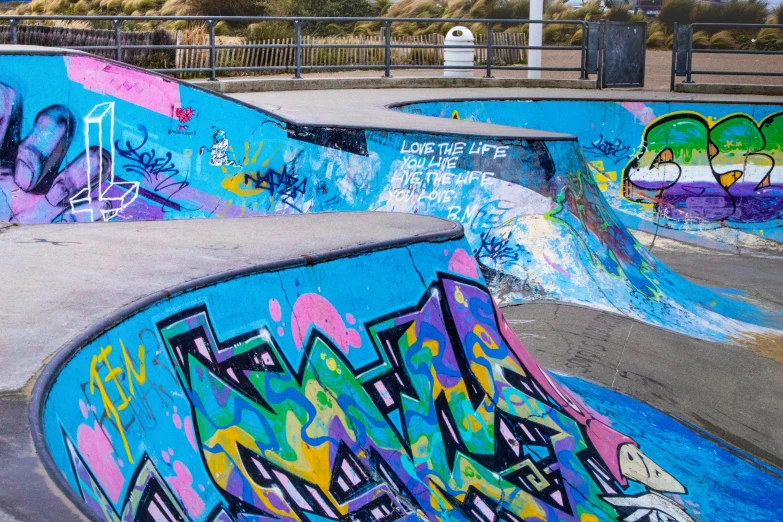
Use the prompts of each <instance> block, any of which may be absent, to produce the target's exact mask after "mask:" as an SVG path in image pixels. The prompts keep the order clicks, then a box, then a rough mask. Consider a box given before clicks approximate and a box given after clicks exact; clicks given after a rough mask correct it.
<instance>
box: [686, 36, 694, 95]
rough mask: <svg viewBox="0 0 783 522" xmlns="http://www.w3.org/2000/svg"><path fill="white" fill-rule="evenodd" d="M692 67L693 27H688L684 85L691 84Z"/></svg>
mask: <svg viewBox="0 0 783 522" xmlns="http://www.w3.org/2000/svg"><path fill="white" fill-rule="evenodd" d="M692 65H693V26H692V25H689V26H688V65H687V66H686V67H685V74H686V78H685V83H693V80H692V79H691V66H692Z"/></svg>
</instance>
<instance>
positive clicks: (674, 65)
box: [669, 22, 680, 92]
mask: <svg viewBox="0 0 783 522" xmlns="http://www.w3.org/2000/svg"><path fill="white" fill-rule="evenodd" d="M679 34H680V24H678V23H677V22H674V33H673V34H672V71H671V81H670V82H669V90H670V91H672V92H673V91H674V75H675V74H676V71H677V36H678V35H679Z"/></svg>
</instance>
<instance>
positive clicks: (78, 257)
mask: <svg viewBox="0 0 783 522" xmlns="http://www.w3.org/2000/svg"><path fill="white" fill-rule="evenodd" d="M349 218H350V219H349ZM347 223H350V224H351V226H346V225H347ZM204 226H206V227H211V228H212V230H211V231H210V232H213V233H215V232H218V231H219V232H222V234H221V237H222V240H221V241H222V242H223V244H222V245H220V246H218V245H213V244H211V240H210V239H209V238H210V237H214V235H213V234H206V233H204V229H203V227H204ZM216 227H217V228H216ZM235 227H236V228H235ZM218 229H219V230H218ZM99 231H100V232H105V231H112V232H113V235H112V236H111V237H100V236H96V234H97V233H99ZM31 233H32V234H36V237H39V238H41V239H46V241H37V242H36V245H37V247H38V248H46V249H49V250H51V251H56V252H60V254H59V256H58V259H59V262H58V265H57V266H56V267H53V266H52V265H48V266H45V267H40V268H37V269H36V268H35V267H30V268H28V269H27V270H26V271H24V273H23V274H22V275H21V276H20V277H21V278H23V279H25V280H27V281H33V280H34V278H35V276H36V274H39V275H43V276H49V277H51V276H53V275H55V274H60V277H65V274H69V273H70V274H72V275H73V276H75V277H72V278H71V279H70V281H71V283H70V285H65V286H69V287H70V288H71V289H72V290H73V292H74V299H73V300H71V301H67V300H66V301H63V305H65V303H69V305H68V306H71V307H72V308H73V309H74V310H73V312H74V313H78V312H79V311H83V312H85V313H83V314H80V316H84V319H83V320H82V323H80V324H83V323H84V322H87V321H94V320H95V316H101V317H103V319H102V320H101V321H99V322H97V323H96V324H94V325H92V326H89V327H87V328H85V329H84V330H83V331H81V332H80V334H79V335H78V336H77V337H76V338H75V339H74V340H73V341H71V342H70V343H68V345H67V346H66V347H65V348H64V349H62V350H61V351H60V352H59V353H57V355H56V356H55V357H54V358H53V360H52V361H51V362H50V363H49V364H48V365H47V366H46V368H45V370H44V372H43V374H42V375H41V376H40V378H38V379H37V382H36V384H35V390H34V393H33V404H32V405H31V423H32V430H33V437H34V439H35V443H36V449H37V452H38V456H39V457H40V458H41V459H42V460H43V463H44V465H45V466H46V469H47V470H48V472H49V474H50V476H51V477H52V478H53V479H54V481H55V482H56V484H57V486H59V488H60V489H61V490H62V491H63V492H65V494H67V496H68V498H69V499H70V500H71V501H72V502H73V504H74V505H75V506H76V507H77V508H78V509H80V510H82V512H83V513H84V514H85V515H86V516H88V517H89V518H90V519H93V520H106V521H119V520H122V521H130V520H134V521H141V520H155V521H160V520H165V521H175V520H196V521H220V522H229V521H234V520H236V521H257V520H271V519H273V518H274V519H279V520H314V521H315V520H317V521H321V522H324V521H327V520H333V521H337V520H346V521H347V520H368V521H392V520H397V519H409V520H410V519H429V520H476V521H490V520H507V521H512V522H513V521H521V520H525V521H534V520H551V521H560V520H569V521H570V520H573V521H580V522H582V521H586V520H587V521H599V520H600V521H604V520H607V521H608V520H626V519H628V518H629V517H632V518H631V519H633V518H636V519H637V520H644V517H647V519H649V520H676V521H685V522H688V521H705V522H706V521H710V522H714V521H721V520H727V521H728V520H735V519H736V516H735V514H734V513H735V512H736V513H742V514H743V516H746V517H749V518H748V519H759V520H774V519H778V518H779V517H780V515H781V514H782V513H781V511H780V507H779V505H778V504H777V503H774V502H769V501H768V499H770V498H777V497H779V496H780V495H783V482H781V481H780V480H778V479H777V478H775V476H774V475H773V474H771V473H769V472H766V471H764V470H762V469H761V468H760V467H758V466H754V465H751V464H750V463H748V462H746V461H745V460H741V459H740V458H738V457H737V456H736V455H735V454H733V453H730V452H728V451H726V449H724V448H722V447H720V446H718V445H716V444H714V443H712V442H710V441H709V440H706V439H704V438H702V436H701V435H700V434H698V433H695V432H693V431H691V430H689V429H687V428H685V427H684V426H682V425H681V424H679V423H677V422H676V421H674V420H672V419H671V418H669V417H667V416H665V415H663V414H661V413H660V412H658V411H656V410H654V409H652V408H650V407H648V406H646V405H644V404H641V403H639V402H636V401H634V400H632V399H629V398H627V397H624V396H621V395H619V394H617V393H614V392H611V391H608V390H606V389H604V388H601V387H598V386H595V385H592V384H589V383H587V382H584V381H580V380H579V379H574V378H569V377H566V376H552V375H550V374H548V373H546V372H545V371H544V370H542V369H541V368H540V367H539V366H538V364H537V363H536V361H535V360H534V359H533V358H532V357H531V356H530V354H529V353H528V352H527V351H526V350H525V348H524V347H523V345H522V344H521V343H520V342H519V340H518V339H517V337H516V335H515V334H514V333H513V331H512V329H511V327H510V326H509V324H508V323H507V322H506V321H505V319H504V318H503V315H502V313H501V312H500V310H499V308H497V306H496V305H495V304H494V303H493V301H492V299H491V297H490V295H489V290H488V288H487V287H486V284H485V282H484V280H483V278H482V276H481V274H480V271H479V267H478V265H477V263H476V261H475V259H474V258H473V257H472V256H471V255H470V254H469V250H470V246H469V245H468V243H467V242H466V241H465V239H464V237H463V236H462V233H461V228H460V227H459V226H458V225H455V224H453V223H449V222H446V221H441V220H435V219H433V218H425V217H421V216H406V215H391V214H383V213H373V214H363V215H345V214H320V215H308V216H288V217H274V218H260V219H246V220H222V221H218V220H214V221H210V222H208V223H207V224H205V225H201V224H199V223H196V222H194V221H190V222H187V221H178V222H175V223H138V224H131V223H118V224H110V225H63V226H54V225H50V226H45V227H21V228H19V229H13V230H11V231H9V232H7V234H9V235H12V237H13V236H14V235H16V236H19V235H23V236H24V235H30V234H31ZM63 234H65V235H63ZM168 234H170V235H171V236H173V237H177V238H178V239H177V240H176V241H177V242H178V244H174V245H169V246H167V247H166V248H160V249H159V250H158V251H157V252H153V253H151V254H150V255H148V256H147V258H146V259H145V260H144V261H143V262H141V261H140V260H138V259H137V258H138V257H139V254H138V253H135V254H134V253H131V252H124V251H123V245H126V244H128V243H129V242H130V241H131V240H132V239H133V238H135V237H140V236H142V235H145V236H149V237H154V236H156V235H168ZM244 238H253V243H256V244H255V245H254V246H252V247H248V246H247V242H246V241H243V240H242V239H244ZM17 239H19V238H17ZM69 239H73V240H79V239H80V240H81V241H82V242H83V243H76V244H74V243H69V242H68V240H69ZM96 240H100V241H101V242H102V243H103V244H104V246H105V247H114V248H106V254H104V262H105V265H104V266H103V268H104V273H103V275H102V281H103V285H101V287H96V286H90V285H87V286H83V285H82V284H81V283H82V279H81V278H80V277H78V276H79V269H80V267H81V265H82V264H83V263H85V262H86V263H88V264H89V263H90V261H92V258H93V256H92V255H91V251H92V243H93V242H94V241H96ZM235 242H236V243H235ZM22 243H23V242H22ZM188 243H189V246H188V247H186V246H185V245H186V244H188ZM23 244H26V243H23ZM232 245H233V246H235V248H234V249H231V248H230V247H231V246H232ZM215 248H218V249H219V250H218V251H217V252H221V253H216V251H215V250H214V249H215ZM56 249H60V250H59V251H58V250H56ZM205 249H206V250H208V253H207V254H206V255H204V254H203V253H202V252H203V251H204V250H205ZM225 251H232V252H236V257H237V258H238V259H245V258H246V257H245V256H251V257H252V256H254V255H257V254H256V252H257V251H262V252H266V255H265V256H264V257H263V259H264V262H263V263H261V264H255V265H249V266H247V265H246V266H242V265H243V263H241V262H237V265H238V268H237V269H234V270H229V271H227V272H223V273H214V274H212V275H209V276H207V277H201V278H198V277H197V278H195V279H193V278H192V277H195V276H196V275H197V273H198V271H199V270H203V269H204V267H205V266H207V265H209V266H214V267H215V268H218V267H220V265H221V263H226V262H227V260H221V258H220V257H218V258H217V259H215V260H214V262H213V260H211V259H209V258H210V257H211V256H213V255H216V256H221V255H222V252H225ZM183 252H189V253H191V254H193V258H192V259H190V260H189V261H185V262H184V263H183V262H181V261H180V260H179V259H177V257H178V256H180V255H181V253H183ZM199 253H202V256H204V257H205V259H204V258H202V259H199V255H198V254H199ZM167 256H171V257H170V258H167ZM28 258H29V257H28ZM134 261H135V262H134ZM115 263H116V265H115ZM141 265H143V266H144V267H150V266H156V267H157V271H159V272H161V273H166V274H169V275H170V276H172V277H173V278H174V281H182V280H183V279H185V280H186V281H187V282H184V283H183V284H179V285H178V286H177V287H175V288H169V289H168V290H166V291H157V292H155V293H152V294H151V295H148V296H147V297H145V298H143V299H137V298H136V297H135V296H136V295H138V294H139V293H140V292H141V293H143V292H147V291H149V288H150V287H154V285H156V284H161V281H159V280H158V281H157V282H156V283H152V282H148V281H143V279H145V278H143V277H139V275H138V272H139V270H141V269H140V268H139V266H141ZM223 267H224V268H226V266H225V264H224V265H223ZM239 267H241V268H239ZM100 268H101V267H99V266H93V267H92V269H91V270H90V271H89V272H90V273H94V272H95V270H96V269H98V271H99V272H100ZM188 273H190V274H191V276H190V277H188V276H185V275H184V274H188ZM59 283H60V284H58V285H57V286H58V287H59V286H63V285H64V284H63V281H60V282H59ZM137 283H140V284H144V285H146V286H145V288H147V290H141V289H139V288H138V287H137ZM115 285H116V288H114V289H113V291H112V295H113V302H112V303H111V304H107V303H104V302H102V297H101V293H102V292H105V289H106V288H107V287H108V288H113V287H114V286H115ZM161 290H162V288H161ZM36 295H38V294H36ZM60 298H61V297H60ZM134 299H136V300H134ZM29 300H30V301H33V299H32V298H29ZM125 303H130V304H127V305H126V306H122V305H124V304H125ZM98 308H100V309H101V310H102V312H100V313H96V312H95V311H94V310H96V309H98ZM29 315H30V316H29V317H28V318H27V319H28V320H29V321H30V322H31V323H32V324H33V325H34V326H33V327H32V328H33V330H31V331H29V332H28V335H30V336H31V337H35V336H37V334H39V333H40V331H43V330H45V329H47V328H48V329H49V330H51V329H54V328H53V326H55V325H56V324H57V323H56V321H51V320H50V321H48V323H47V322H46V321H40V323H43V324H41V325H40V326H39V325H38V324H39V321H37V319H41V318H46V317H50V315H51V313H50V312H48V311H47V310H45V309H42V310H40V311H38V312H29ZM88 317H89V319H88ZM20 322H21V321H20ZM44 324H46V326H44ZM72 328H73V329H81V326H78V325H73V327H72ZM45 346H47V347H48V346H51V344H50V343H45ZM567 386H571V387H574V388H578V389H579V390H580V391H581V393H582V394H583V397H580V396H579V395H577V394H576V393H574V392H572V391H571V390H569V388H568V387H567ZM3 413H6V411H3ZM626 431H628V432H633V435H629V434H627V433H626ZM29 460H31V461H32V462H31V463H30V464H33V463H35V465H33V466H30V468H29V469H27V470H21V472H19V473H17V474H16V477H15V478H16V481H17V483H25V482H27V481H30V482H31V483H32V486H33V487H40V486H39V485H38V482H40V475H36V474H35V472H36V468H37V467H39V466H40V465H39V464H37V462H36V461H35V459H29ZM718 463H720V464H719V465H718ZM17 468H18V466H17ZM672 470H675V471H672ZM7 473H8V470H5V469H3V470H2V471H0V475H2V474H7ZM30 475H32V476H33V477H35V476H37V477H38V479H37V480H30ZM0 495H9V492H8V491H6V490H5V489H4V490H3V491H2V493H0ZM51 496H52V495H51V493H48V492H45V493H43V494H40V495H31V492H29V491H27V492H20V493H19V497H18V498H17V499H16V502H15V503H13V504H12V507H14V508H16V509H15V510H14V513H13V515H14V516H20V518H22V519H23V520H41V519H56V520H68V519H69V518H70V517H69V515H68V512H67V511H64V507H62V506H56V505H55V500H53V499H51V498H50V497H51ZM31 497H32V498H31ZM765 499H767V500H765ZM59 502H60V503H63V502H64V500H59ZM729 503H730V504H731V506H732V512H731V513H728V512H727V510H726V506H727V504H729ZM0 505H2V506H3V508H5V509H8V504H7V503H6V502H5V499H3V502H0ZM42 506H46V508H47V509H48V511H43V510H42ZM734 510H736V511H734ZM20 513H21V514H20ZM42 513H46V514H45V515H42Z"/></svg>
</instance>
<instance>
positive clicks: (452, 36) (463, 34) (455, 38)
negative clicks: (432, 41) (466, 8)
mask: <svg viewBox="0 0 783 522" xmlns="http://www.w3.org/2000/svg"><path fill="white" fill-rule="evenodd" d="M445 40H446V42H472V41H474V38H473V33H471V32H470V29H468V28H467V27H463V26H461V25H458V26H456V27H452V28H451V30H450V31H449V32H448V33H446V38H445Z"/></svg>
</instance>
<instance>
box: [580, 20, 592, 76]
mask: <svg viewBox="0 0 783 522" xmlns="http://www.w3.org/2000/svg"><path fill="white" fill-rule="evenodd" d="M589 36H590V26H589V25H587V22H582V65H581V67H582V70H581V72H580V73H579V79H580V80H588V79H589V78H588V76H587V38H588V37H589Z"/></svg>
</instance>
